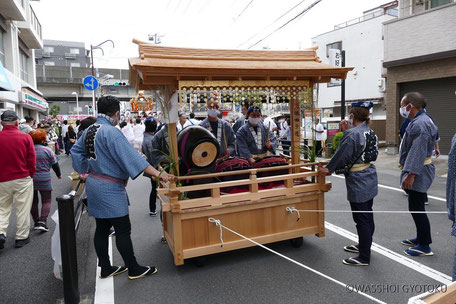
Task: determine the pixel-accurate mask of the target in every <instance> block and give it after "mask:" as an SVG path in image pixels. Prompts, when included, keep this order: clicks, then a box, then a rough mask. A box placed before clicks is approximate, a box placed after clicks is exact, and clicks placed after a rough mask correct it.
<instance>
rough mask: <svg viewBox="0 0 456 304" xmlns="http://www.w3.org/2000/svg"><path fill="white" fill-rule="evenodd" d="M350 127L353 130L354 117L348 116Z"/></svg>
mask: <svg viewBox="0 0 456 304" xmlns="http://www.w3.org/2000/svg"><path fill="white" fill-rule="evenodd" d="M348 127H349V128H353V117H352V116H348Z"/></svg>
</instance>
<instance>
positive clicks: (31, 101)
mask: <svg viewBox="0 0 456 304" xmlns="http://www.w3.org/2000/svg"><path fill="white" fill-rule="evenodd" d="M22 102H23V103H25V104H27V105H29V106H31V107H33V108H36V109H37V110H39V111H47V110H48V108H49V105H48V103H47V102H46V99H44V98H43V97H40V96H38V95H37V94H35V93H33V92H32V91H30V90H27V89H25V88H23V89H22Z"/></svg>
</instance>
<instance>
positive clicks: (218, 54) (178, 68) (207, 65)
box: [129, 40, 353, 89]
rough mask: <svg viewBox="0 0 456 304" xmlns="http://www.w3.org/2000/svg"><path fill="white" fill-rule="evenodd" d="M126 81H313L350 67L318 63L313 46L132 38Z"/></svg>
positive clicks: (141, 84) (146, 84) (143, 85)
mask: <svg viewBox="0 0 456 304" xmlns="http://www.w3.org/2000/svg"><path fill="white" fill-rule="evenodd" d="M133 42H134V43H136V44H138V46H139V57H138V58H130V59H129V65H130V84H131V85H135V86H137V87H138V89H149V88H153V87H154V86H156V85H167V84H170V85H173V84H174V85H175V84H176V83H177V81H178V80H313V81H315V82H328V81H329V80H330V78H346V76H347V72H348V71H350V70H352V69H353V68H337V67H334V66H330V65H328V64H325V63H322V62H321V60H320V58H318V56H317V53H316V49H317V48H316V47H315V48H310V49H305V50H299V51H270V50H261V51H251V50H213V49H190V48H174V47H163V46H157V45H154V44H150V43H147V42H141V41H138V40H133Z"/></svg>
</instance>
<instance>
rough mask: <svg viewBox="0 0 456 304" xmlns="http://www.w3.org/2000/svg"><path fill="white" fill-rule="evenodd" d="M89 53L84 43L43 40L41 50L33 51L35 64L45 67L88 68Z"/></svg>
mask: <svg viewBox="0 0 456 304" xmlns="http://www.w3.org/2000/svg"><path fill="white" fill-rule="evenodd" d="M89 52H90V51H89V50H86V49H85V44H84V42H75V41H61V40H46V39H45V40H44V47H43V49H40V50H36V51H35V61H36V64H41V65H47V66H68V67H73V68H88V67H89V66H90V57H89V56H88V55H89Z"/></svg>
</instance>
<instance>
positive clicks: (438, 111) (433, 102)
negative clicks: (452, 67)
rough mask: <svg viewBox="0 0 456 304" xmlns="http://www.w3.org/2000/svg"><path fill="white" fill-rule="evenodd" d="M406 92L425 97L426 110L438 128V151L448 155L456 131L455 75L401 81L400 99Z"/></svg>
mask: <svg viewBox="0 0 456 304" xmlns="http://www.w3.org/2000/svg"><path fill="white" fill-rule="evenodd" d="M408 92H420V93H421V94H423V95H424V96H425V97H426V100H427V107H426V110H427V112H428V114H429V115H430V116H432V118H433V119H434V122H435V124H436V125H437V126H438V128H439V135H440V143H439V145H440V152H441V153H442V154H444V155H448V153H449V152H450V148H451V139H452V138H453V136H454V134H455V133H456V77H449V78H439V79H431V80H421V81H413V82H404V83H401V84H400V94H401V95H400V96H401V99H402V97H403V96H404V95H405V94H406V93H408ZM398 111H399V109H398Z"/></svg>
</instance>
